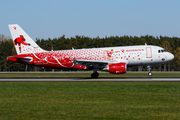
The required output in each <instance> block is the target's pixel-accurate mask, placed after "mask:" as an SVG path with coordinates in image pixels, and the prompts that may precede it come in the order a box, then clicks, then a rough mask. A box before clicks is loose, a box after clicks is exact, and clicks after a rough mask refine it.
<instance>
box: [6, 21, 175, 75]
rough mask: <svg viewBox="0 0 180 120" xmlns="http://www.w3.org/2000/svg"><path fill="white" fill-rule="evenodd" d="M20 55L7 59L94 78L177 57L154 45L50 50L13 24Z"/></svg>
mask: <svg viewBox="0 0 180 120" xmlns="http://www.w3.org/2000/svg"><path fill="white" fill-rule="evenodd" d="M9 29H10V32H11V35H12V39H13V40H14V45H15V48H16V52H17V55H13V56H9V57H8V58H7V59H8V60H9V61H13V62H19V63H23V64H30V65H36V66H42V67H51V68H70V69H72V68H75V69H85V70H88V69H93V73H92V75H91V77H92V78H97V77H98V76H99V74H98V72H97V71H99V70H103V71H109V72H110V73H114V74H123V73H126V69H127V65H147V66H148V69H149V73H148V74H149V75H152V74H151V72H150V65H153V64H161V63H165V62H169V61H171V60H173V59H174V55H173V54H171V53H169V52H167V51H166V50H165V49H164V48H162V47H159V46H153V45H146V44H145V45H139V46H123V47H106V48H90V49H72V50H58V51H46V50H43V49H41V48H40V47H39V46H38V45H37V44H36V43H35V42H34V41H33V40H32V39H31V38H30V37H29V36H28V35H27V34H26V32H24V31H23V29H22V28H21V27H20V26H19V25H17V24H11V25H9Z"/></svg>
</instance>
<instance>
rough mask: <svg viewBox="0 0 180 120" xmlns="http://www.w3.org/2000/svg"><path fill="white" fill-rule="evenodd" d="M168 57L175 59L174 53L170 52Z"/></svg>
mask: <svg viewBox="0 0 180 120" xmlns="http://www.w3.org/2000/svg"><path fill="white" fill-rule="evenodd" d="M168 59H169V61H171V60H173V59H174V55H173V54H172V53H169V54H168Z"/></svg>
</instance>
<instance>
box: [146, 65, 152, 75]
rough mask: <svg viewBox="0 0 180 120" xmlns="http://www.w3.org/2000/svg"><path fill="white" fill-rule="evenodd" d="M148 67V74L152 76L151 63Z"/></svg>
mask: <svg viewBox="0 0 180 120" xmlns="http://www.w3.org/2000/svg"><path fill="white" fill-rule="evenodd" d="M147 69H148V75H149V76H151V75H152V73H151V67H150V65H148V66H147Z"/></svg>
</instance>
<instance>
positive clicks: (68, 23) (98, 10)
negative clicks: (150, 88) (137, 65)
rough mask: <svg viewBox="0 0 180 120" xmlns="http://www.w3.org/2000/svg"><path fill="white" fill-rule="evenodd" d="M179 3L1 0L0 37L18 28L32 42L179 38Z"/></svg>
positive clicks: (172, 0)
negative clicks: (140, 37) (107, 38)
mask: <svg viewBox="0 0 180 120" xmlns="http://www.w3.org/2000/svg"><path fill="white" fill-rule="evenodd" d="M179 6H180V0H2V1H1V4H0V34H4V35H5V36H11V34H10V32H9V28H8V24H19V25H20V26H21V28H22V29H23V30H24V31H25V32H26V33H27V34H28V35H29V36H30V37H31V38H32V39H34V40H36V38H38V39H48V38H51V39H53V38H58V37H61V36H63V35H65V37H66V38H70V37H75V36H76V35H78V36H87V37H91V38H95V37H97V36H99V37H100V38H103V37H109V36H124V35H128V36H145V35H152V36H154V37H156V36H160V35H161V36H168V37H180V13H179V12H180V7H179Z"/></svg>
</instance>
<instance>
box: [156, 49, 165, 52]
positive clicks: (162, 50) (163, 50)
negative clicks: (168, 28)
mask: <svg viewBox="0 0 180 120" xmlns="http://www.w3.org/2000/svg"><path fill="white" fill-rule="evenodd" d="M163 52H167V51H166V50H165V49H161V50H158V53H163Z"/></svg>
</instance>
